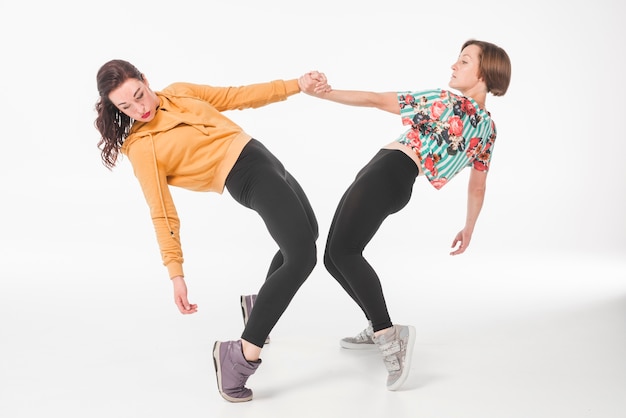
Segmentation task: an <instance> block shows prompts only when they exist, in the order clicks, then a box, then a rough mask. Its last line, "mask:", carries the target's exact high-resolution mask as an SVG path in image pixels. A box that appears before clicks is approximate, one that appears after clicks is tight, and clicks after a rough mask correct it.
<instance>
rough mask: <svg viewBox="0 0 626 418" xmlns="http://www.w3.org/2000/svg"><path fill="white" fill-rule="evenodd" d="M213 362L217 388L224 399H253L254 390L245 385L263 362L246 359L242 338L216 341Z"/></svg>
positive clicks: (232, 400)
mask: <svg viewBox="0 0 626 418" xmlns="http://www.w3.org/2000/svg"><path fill="white" fill-rule="evenodd" d="M213 364H214V365H215V374H216V376H217V390H219V392H220V395H222V397H223V398H224V399H226V400H227V401H229V402H246V401H249V400H252V390H250V389H248V388H247V387H246V386H245V385H246V381H247V380H248V378H249V377H250V376H252V375H253V374H254V372H255V371H256V369H257V368H258V367H259V364H261V359H259V361H255V362H250V361H248V360H246V359H245V357H244V356H243V351H242V350H241V340H238V341H225V342H220V341H216V342H215V345H214V346H213Z"/></svg>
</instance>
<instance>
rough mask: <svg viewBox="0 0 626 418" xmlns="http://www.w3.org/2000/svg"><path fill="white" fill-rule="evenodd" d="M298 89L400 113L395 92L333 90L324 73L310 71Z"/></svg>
mask: <svg viewBox="0 0 626 418" xmlns="http://www.w3.org/2000/svg"><path fill="white" fill-rule="evenodd" d="M299 84H300V89H301V90H302V91H303V92H304V93H306V94H309V95H311V96H315V97H319V98H321V99H326V100H330V101H332V102H336V103H341V104H344V105H348V106H362V107H374V108H377V109H380V110H384V111H387V112H391V113H395V114H397V115H399V114H400V105H399V104H398V97H397V94H396V93H395V92H386V93H376V92H372V91H360V90H335V89H332V88H331V87H330V85H329V84H328V80H327V79H326V76H325V75H324V73H320V72H318V71H311V72H309V73H307V74H305V75H303V76H302V77H300V80H299Z"/></svg>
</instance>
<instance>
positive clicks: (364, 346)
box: [339, 340, 378, 351]
mask: <svg viewBox="0 0 626 418" xmlns="http://www.w3.org/2000/svg"><path fill="white" fill-rule="evenodd" d="M339 345H340V346H341V347H342V348H345V349H347V350H372V351H373V350H378V346H377V345H376V344H374V343H373V342H372V343H351V342H349V341H344V340H339Z"/></svg>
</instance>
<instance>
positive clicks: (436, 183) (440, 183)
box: [430, 177, 448, 190]
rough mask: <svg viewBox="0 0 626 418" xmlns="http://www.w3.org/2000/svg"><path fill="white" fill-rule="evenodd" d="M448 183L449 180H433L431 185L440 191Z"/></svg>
mask: <svg viewBox="0 0 626 418" xmlns="http://www.w3.org/2000/svg"><path fill="white" fill-rule="evenodd" d="M447 182H448V179H447V178H445V177H444V178H441V179H433V180H432V181H431V182H430V184H432V185H433V186H435V189H437V190H439V189H441V188H442V187H443V186H445V185H446V183H447Z"/></svg>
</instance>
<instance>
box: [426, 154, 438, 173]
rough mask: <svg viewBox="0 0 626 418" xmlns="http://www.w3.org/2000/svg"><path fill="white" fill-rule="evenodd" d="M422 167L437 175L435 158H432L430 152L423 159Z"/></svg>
mask: <svg viewBox="0 0 626 418" xmlns="http://www.w3.org/2000/svg"><path fill="white" fill-rule="evenodd" d="M424 167H426V170H428V171H430V172H431V173H432V175H433V176H435V177H437V167H435V160H434V159H433V155H432V154H428V156H426V159H425V160H424Z"/></svg>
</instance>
